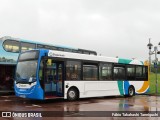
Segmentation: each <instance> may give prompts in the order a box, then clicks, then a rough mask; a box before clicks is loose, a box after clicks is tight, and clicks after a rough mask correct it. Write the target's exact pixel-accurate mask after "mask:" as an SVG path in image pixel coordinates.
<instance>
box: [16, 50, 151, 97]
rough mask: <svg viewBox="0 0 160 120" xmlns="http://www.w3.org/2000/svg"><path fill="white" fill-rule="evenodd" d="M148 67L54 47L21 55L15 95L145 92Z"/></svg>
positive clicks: (100, 94) (84, 94) (69, 95)
mask: <svg viewBox="0 0 160 120" xmlns="http://www.w3.org/2000/svg"><path fill="white" fill-rule="evenodd" d="M148 90H149V81H148V66H147V65H145V64H144V63H143V62H142V61H138V60H135V59H134V60H129V59H121V58H112V57H103V56H95V55H86V54H78V53H69V52H62V51H55V50H44V49H41V50H31V51H26V52H23V53H21V54H20V56H19V59H18V64H17V69H16V76H15V93H16V96H19V97H23V98H30V99H39V100H45V99H54V98H64V99H68V100H76V99H78V98H87V97H100V96H113V95H125V96H134V95H135V94H144V93H146V92H147V91H148Z"/></svg>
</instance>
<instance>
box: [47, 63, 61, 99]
mask: <svg viewBox="0 0 160 120" xmlns="http://www.w3.org/2000/svg"><path fill="white" fill-rule="evenodd" d="M63 80H64V62H60V61H57V62H55V61H54V62H51V64H47V65H46V67H45V86H44V87H45V88H44V92H45V93H44V94H45V99H49V98H54V97H63Z"/></svg>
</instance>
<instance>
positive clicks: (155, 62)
mask: <svg viewBox="0 0 160 120" xmlns="http://www.w3.org/2000/svg"><path fill="white" fill-rule="evenodd" d="M150 40H151V39H150V38H149V43H148V45H147V47H148V49H149V72H151V55H153V54H155V60H154V68H155V69H156V73H155V75H156V94H158V80H157V70H158V68H157V63H158V58H157V54H159V53H160V52H159V51H158V47H157V46H155V47H154V51H151V49H152V47H153V45H152V43H151V41H150ZM158 45H160V43H159V44H158Z"/></svg>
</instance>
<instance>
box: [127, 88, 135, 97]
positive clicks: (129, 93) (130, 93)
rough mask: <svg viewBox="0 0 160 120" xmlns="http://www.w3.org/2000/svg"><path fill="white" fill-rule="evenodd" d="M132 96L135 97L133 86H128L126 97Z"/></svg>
mask: <svg viewBox="0 0 160 120" xmlns="http://www.w3.org/2000/svg"><path fill="white" fill-rule="evenodd" d="M134 95H135V89H134V87H133V86H130V87H129V88H128V96H129V97H132V96H134Z"/></svg>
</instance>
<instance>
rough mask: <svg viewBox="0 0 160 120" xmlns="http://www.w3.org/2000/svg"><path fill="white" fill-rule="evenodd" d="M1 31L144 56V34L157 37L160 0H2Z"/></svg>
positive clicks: (107, 52)
mask: <svg viewBox="0 0 160 120" xmlns="http://www.w3.org/2000/svg"><path fill="white" fill-rule="evenodd" d="M3 36H12V37H16V38H22V39H28V40H35V41H41V42H48V43H52V44H57V45H67V46H72V47H76V48H83V49H90V50H95V51H97V52H98V54H102V55H105V56H111V57H116V56H119V57H123V58H137V59H140V60H146V59H148V48H147V44H148V39H149V38H152V39H151V42H152V43H153V44H154V45H158V43H159V42H160V0H0V37H3ZM159 49H160V48H159ZM152 58H153V57H152Z"/></svg>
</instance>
